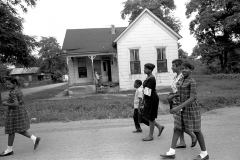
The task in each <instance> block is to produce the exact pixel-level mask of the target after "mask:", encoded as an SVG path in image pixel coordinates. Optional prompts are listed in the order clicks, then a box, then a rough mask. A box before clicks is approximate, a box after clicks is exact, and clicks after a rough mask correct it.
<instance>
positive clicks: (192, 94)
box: [169, 93, 195, 114]
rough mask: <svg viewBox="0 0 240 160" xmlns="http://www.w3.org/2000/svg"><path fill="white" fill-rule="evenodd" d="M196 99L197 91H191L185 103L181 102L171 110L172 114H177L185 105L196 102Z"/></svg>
mask: <svg viewBox="0 0 240 160" xmlns="http://www.w3.org/2000/svg"><path fill="white" fill-rule="evenodd" d="M194 100H195V93H190V98H188V100H186V101H185V102H184V103H182V104H180V105H179V106H177V107H174V108H173V109H171V110H170V111H169V112H170V113H171V114H175V113H177V112H178V111H180V110H181V109H183V108H184V107H186V106H187V105H190V104H191V103H192V102H194Z"/></svg>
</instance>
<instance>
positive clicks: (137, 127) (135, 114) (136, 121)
mask: <svg viewBox="0 0 240 160" xmlns="http://www.w3.org/2000/svg"><path fill="white" fill-rule="evenodd" d="M133 120H134V124H135V128H136V131H133V133H136V132H138V131H140V130H141V127H140V124H139V122H138V109H134V113H133Z"/></svg>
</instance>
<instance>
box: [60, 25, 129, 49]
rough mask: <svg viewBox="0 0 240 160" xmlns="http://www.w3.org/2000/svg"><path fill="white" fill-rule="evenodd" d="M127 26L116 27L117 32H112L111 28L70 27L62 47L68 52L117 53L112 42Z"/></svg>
mask: <svg viewBox="0 0 240 160" xmlns="http://www.w3.org/2000/svg"><path fill="white" fill-rule="evenodd" d="M125 28H126V27H115V33H116V34H111V28H91V29H68V30H67V31H66V35H65V38H64V42H63V46H62V49H63V50H66V51H67V53H74V52H78V53H90V52H98V53H99V52H100V53H113V52H115V53H116V49H115V48H113V47H112V43H113V41H114V39H116V38H117V37H118V36H119V35H120V34H121V33H122V31H123V30H124V29H125Z"/></svg>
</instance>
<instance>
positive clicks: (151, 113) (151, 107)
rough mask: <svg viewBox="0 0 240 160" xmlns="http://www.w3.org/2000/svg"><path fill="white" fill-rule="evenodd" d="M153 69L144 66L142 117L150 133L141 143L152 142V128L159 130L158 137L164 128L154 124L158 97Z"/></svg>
mask: <svg viewBox="0 0 240 160" xmlns="http://www.w3.org/2000/svg"><path fill="white" fill-rule="evenodd" d="M154 68H155V65H154V64H151V63H147V64H145V65H144V73H145V74H147V78H146V80H145V81H144V82H143V94H144V98H143V100H144V109H143V117H144V118H145V119H147V120H148V121H149V128H150V132H149V135H148V136H147V137H146V138H143V139H142V140H143V141H151V140H153V132H154V126H156V127H157V128H158V130H159V134H158V136H160V135H161V133H162V131H163V129H164V126H161V125H159V124H158V123H157V122H155V118H157V114H158V104H159V97H158V95H157V92H156V79H155V77H154V76H153V75H152V71H153V69H154Z"/></svg>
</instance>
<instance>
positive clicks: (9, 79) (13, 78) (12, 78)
mask: <svg viewBox="0 0 240 160" xmlns="http://www.w3.org/2000/svg"><path fill="white" fill-rule="evenodd" d="M5 79H6V81H10V82H11V83H12V84H16V85H18V86H19V82H18V79H17V78H15V77H5Z"/></svg>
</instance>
